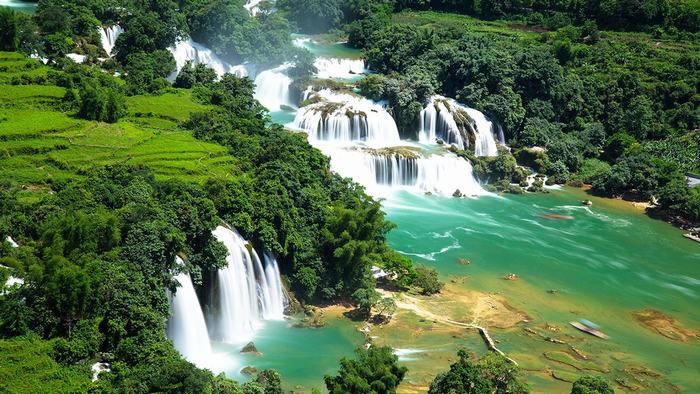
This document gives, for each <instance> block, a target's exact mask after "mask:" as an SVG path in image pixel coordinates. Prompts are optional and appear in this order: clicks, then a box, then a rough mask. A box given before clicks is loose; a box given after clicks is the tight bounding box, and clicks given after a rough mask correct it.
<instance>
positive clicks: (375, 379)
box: [324, 346, 407, 394]
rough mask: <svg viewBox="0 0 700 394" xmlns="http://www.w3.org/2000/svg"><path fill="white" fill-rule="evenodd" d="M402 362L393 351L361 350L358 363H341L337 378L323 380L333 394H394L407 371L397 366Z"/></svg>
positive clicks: (346, 360) (356, 351) (382, 348)
mask: <svg viewBox="0 0 700 394" xmlns="http://www.w3.org/2000/svg"><path fill="white" fill-rule="evenodd" d="M398 361H399V358H398V357H396V355H394V354H393V353H392V349H391V348H390V347H374V346H373V347H370V348H369V349H364V348H358V349H356V350H355V359H354V360H350V359H347V358H343V359H341V360H340V370H339V371H338V375H337V376H326V377H324V380H325V382H326V387H327V388H328V392H329V393H330V394H347V393H376V394H389V393H395V392H396V387H397V386H398V385H399V383H401V380H403V377H404V375H406V371H407V369H406V367H402V366H399V365H398Z"/></svg>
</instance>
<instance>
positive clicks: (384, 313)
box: [376, 297, 396, 321]
mask: <svg viewBox="0 0 700 394" xmlns="http://www.w3.org/2000/svg"><path fill="white" fill-rule="evenodd" d="M376 308H377V314H378V315H379V316H380V317H382V318H383V319H385V320H386V321H389V320H391V317H392V316H393V315H394V313H395V312H396V301H394V299H393V298H392V297H384V298H382V299H381V300H379V302H377V305H376Z"/></svg>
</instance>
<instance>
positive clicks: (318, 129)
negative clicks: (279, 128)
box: [292, 89, 400, 146]
mask: <svg viewBox="0 0 700 394" xmlns="http://www.w3.org/2000/svg"><path fill="white" fill-rule="evenodd" d="M314 97H317V98H318V99H320V100H322V101H320V102H317V103H315V104H311V105H307V106H305V107H303V108H300V109H299V111H298V112H297V114H296V116H295V118H294V122H293V124H292V127H294V128H296V129H300V130H303V131H305V132H307V133H308V134H309V138H310V139H312V140H320V141H341V142H349V141H365V142H367V143H370V144H373V145H379V146H391V145H396V144H398V143H399V142H400V138H399V131H398V128H397V127H396V122H394V118H392V117H391V115H389V113H388V112H387V111H386V109H384V107H383V106H382V105H380V104H379V103H375V102H373V101H371V100H367V99H365V98H361V97H358V96H353V95H350V94H343V93H334V92H332V91H330V90H327V89H324V90H321V91H319V92H316V93H315V94H312V98H314Z"/></svg>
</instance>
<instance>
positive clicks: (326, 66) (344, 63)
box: [314, 57, 369, 79]
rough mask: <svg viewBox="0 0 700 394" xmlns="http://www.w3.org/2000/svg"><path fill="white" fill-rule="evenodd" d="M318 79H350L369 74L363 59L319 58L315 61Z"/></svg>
mask: <svg viewBox="0 0 700 394" xmlns="http://www.w3.org/2000/svg"><path fill="white" fill-rule="evenodd" d="M314 67H316V70H317V72H316V77H318V78H322V79H329V78H337V79H349V78H352V77H355V76H358V75H361V74H366V73H368V72H369V70H367V69H366V68H365V61H364V60H362V59H339V58H327V57H318V58H316V60H315V61H314Z"/></svg>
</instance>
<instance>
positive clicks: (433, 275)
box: [413, 265, 443, 295]
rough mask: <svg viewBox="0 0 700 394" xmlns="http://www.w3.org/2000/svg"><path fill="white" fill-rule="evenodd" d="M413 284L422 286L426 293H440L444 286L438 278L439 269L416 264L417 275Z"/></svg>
mask: <svg viewBox="0 0 700 394" xmlns="http://www.w3.org/2000/svg"><path fill="white" fill-rule="evenodd" d="M413 285H415V286H416V287H418V288H420V289H421V292H422V293H423V294H425V295H431V294H435V293H439V292H440V290H442V286H443V284H442V283H441V282H440V280H439V279H438V273H437V270H436V269H435V268H433V267H426V266H424V265H416V277H415V279H414V280H413Z"/></svg>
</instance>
